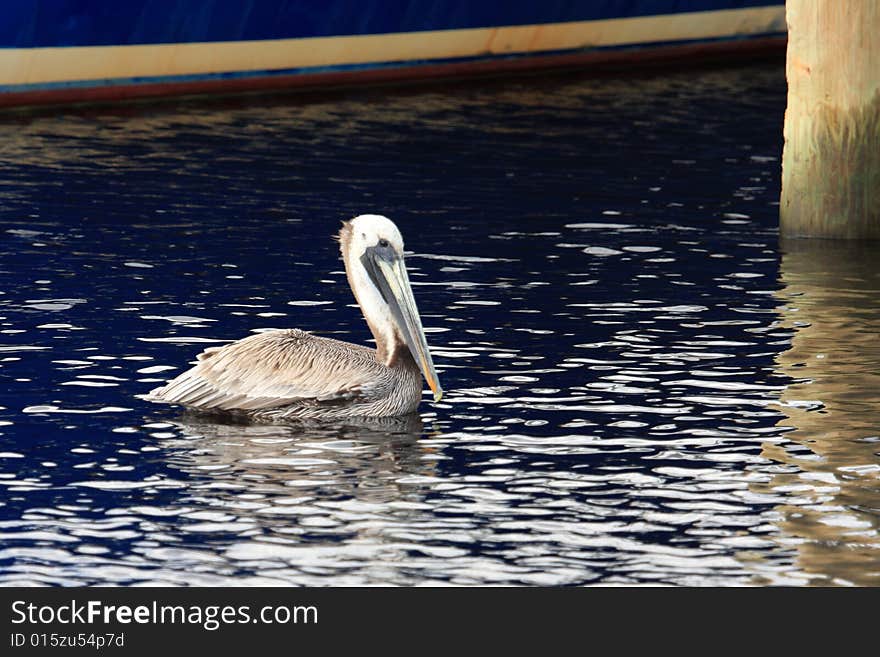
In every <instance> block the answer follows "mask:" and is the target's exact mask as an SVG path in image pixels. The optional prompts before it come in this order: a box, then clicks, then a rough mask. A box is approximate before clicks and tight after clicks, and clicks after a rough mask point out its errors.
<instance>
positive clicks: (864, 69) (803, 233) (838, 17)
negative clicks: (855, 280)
mask: <svg viewBox="0 0 880 657" xmlns="http://www.w3.org/2000/svg"><path fill="white" fill-rule="evenodd" d="M785 14H786V20H787V22H788V60H787V64H786V76H787V77H788V109H787V110H786V112H785V150H784V152H783V156H782V200H781V205H780V228H781V233H782V235H783V236H789V237H828V238H847V239H880V1H878V0H841V1H838V0H787V2H786V3H785Z"/></svg>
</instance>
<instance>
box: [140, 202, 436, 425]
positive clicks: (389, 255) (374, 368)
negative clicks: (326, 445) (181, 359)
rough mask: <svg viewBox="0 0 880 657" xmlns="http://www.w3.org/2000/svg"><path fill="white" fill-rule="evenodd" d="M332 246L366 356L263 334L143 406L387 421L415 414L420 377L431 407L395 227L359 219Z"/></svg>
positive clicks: (215, 355) (291, 334)
mask: <svg viewBox="0 0 880 657" xmlns="http://www.w3.org/2000/svg"><path fill="white" fill-rule="evenodd" d="M339 244H340V251H341V252H342V259H343V261H344V262H345V273H346V276H347V277H348V283H349V285H350V286H351V289H352V291H353V292H354V296H355V298H356V299H357V302H358V305H359V306H360V308H361V311H362V312H363V314H364V318H365V319H366V320H367V324H368V325H369V327H370V331H371V332H372V333H373V337H374V338H375V340H376V348H375V349H370V348H368V347H363V346H360V345H355V344H350V343H348V342H341V341H339V340H333V339H330V338H322V337H319V336H316V335H312V334H311V333H307V332H306V331H301V330H299V329H290V330H276V331H265V332H262V333H256V334H254V335H251V336H248V337H246V338H244V339H242V340H239V341H237V342H233V343H231V344H228V345H224V346H222V347H209V348H208V349H205V351H203V352H202V353H200V354H199V355H198V357H197V358H198V362H197V363H196V365H195V366H194V367H192V368H191V369H189V370H187V371H186V372H183V373H182V374H180V375H179V376H178V377H177V378H175V379H173V380H171V381H169V382H168V383H167V384H166V385H165V386H162V387H159V388H156V389H155V390H153V391H152V392H150V394H149V395H148V399H151V400H153V401H160V402H167V403H171V404H180V405H182V406H185V407H187V408H190V409H194V410H201V411H213V412H218V411H219V412H229V413H234V414H239V415H240V414H245V415H248V416H250V417H252V418H253V419H255V420H264V421H283V420H293V419H297V418H301V419H328V420H333V419H344V418H353V417H395V416H400V415H406V414H408V413H412V412H414V411H415V410H416V409H417V408H418V405H419V402H420V401H421V398H422V377H424V378H425V380H426V381H427V383H428V386H429V387H430V388H431V390H432V391H433V393H434V401H440V399H441V398H442V396H443V390H442V389H441V387H440V383H439V381H438V379H437V373H436V372H435V370H434V363H433V361H432V360H431V354H430V352H429V350H428V345H427V341H426V339H425V332H424V329H423V328H422V322H421V319H420V317H419V312H418V309H417V307H416V302H415V299H414V298H413V294H412V287H411V286H410V282H409V276H408V275H407V272H406V266H405V265H404V262H403V238H402V237H401V235H400V231H399V230H398V229H397V226H395V225H394V223H393V222H392V221H391V220H390V219H388V218H386V217H382V216H379V215H360V216H358V217H355V218H354V219H352V220H350V221H347V222H343V225H342V229H341V230H340V231H339Z"/></svg>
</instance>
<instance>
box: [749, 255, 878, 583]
mask: <svg viewBox="0 0 880 657" xmlns="http://www.w3.org/2000/svg"><path fill="white" fill-rule="evenodd" d="M878 264H880V245H875V246H873V247H871V246H865V245H851V244H837V243H830V242H825V241H818V240H815V241H807V240H803V241H793V242H790V243H789V242H786V243H784V244H783V255H782V263H781V280H782V283H783V285H784V287H783V289H782V290H781V291H780V293H779V294H780V298H781V300H782V302H783V307H782V310H781V312H782V317H783V323H784V325H785V326H786V327H787V328H789V329H791V330H792V331H793V336H792V340H791V347H790V349H788V350H787V351H785V352H784V353H782V354H780V355H779V356H778V358H777V364H778V368H779V370H780V372H781V373H782V374H784V375H786V376H788V377H791V378H792V379H794V380H795V383H793V384H792V385H790V386H789V387H788V388H787V389H786V390H785V391H784V393H783V395H782V399H781V402H782V404H783V406H782V410H783V412H784V414H785V416H786V417H785V418H784V419H783V420H782V421H780V423H779V425H780V427H784V428H787V429H788V430H789V433H787V434H786V436H785V437H786V438H787V439H788V441H790V442H783V443H780V444H772V445H771V444H768V445H767V446H766V447H765V449H764V455H765V456H766V457H767V458H770V459H772V460H774V461H776V462H778V463H780V464H783V467H781V468H780V472H779V473H778V474H776V475H774V477H773V480H772V481H771V482H770V483H769V484H768V486H769V488H770V491H772V492H774V493H776V494H779V493H784V494H785V495H786V497H787V501H786V504H785V505H783V506H780V507H779V508H778V511H779V513H780V520H779V522H778V525H779V527H780V529H781V530H782V532H783V538H782V540H783V542H785V543H787V544H789V545H794V546H795V548H796V550H797V564H796V565H797V569H798V570H799V571H801V573H802V574H803V575H804V576H805V577H806V578H807V581H809V583H812V584H818V585H828V584H854V585H862V586H869V585H880V537H878V529H880V266H878ZM784 466H791V467H784ZM770 491H768V492H770ZM842 546H846V549H841V548H842Z"/></svg>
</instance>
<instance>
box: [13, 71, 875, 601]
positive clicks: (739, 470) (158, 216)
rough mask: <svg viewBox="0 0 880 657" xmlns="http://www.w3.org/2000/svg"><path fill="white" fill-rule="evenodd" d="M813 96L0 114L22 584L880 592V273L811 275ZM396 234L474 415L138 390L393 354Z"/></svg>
mask: <svg viewBox="0 0 880 657" xmlns="http://www.w3.org/2000/svg"><path fill="white" fill-rule="evenodd" d="M784 105H785V84H784V75H783V71H782V68H781V67H780V66H777V65H767V66H759V67H751V68H746V69H741V70H723V71H708V72H707V71H703V72H692V73H688V74H676V75H667V76H663V77H656V78H630V79H622V80H615V79H602V80H582V79H578V78H571V77H569V78H555V79H546V80H540V81H539V80H520V81H508V82H501V83H499V82H493V83H489V82H486V83H481V84H477V85H469V86H462V87H455V88H448V89H428V90H421V91H415V92H407V93H390V92H380V91H372V92H357V93H352V94H349V95H347V96H336V97H332V98H316V97H310V98H305V99H295V98H294V99H286V100H284V99H274V100H268V99H260V98H252V99H249V100H243V101H237V102H234V103H226V104H207V105H204V104H203V105H180V106H168V105H166V106H155V107H150V106H141V107H137V106H135V107H128V108H122V109H117V110H114V111H107V112H83V111H68V112H63V113H60V114H56V115H51V116H25V115H14V114H13V115H6V116H4V117H2V119H0V121H2V122H0V380H2V383H0V432H2V435H0V488H2V493H0V584H3V585H12V584H61V585H74V584H123V585H129V584H144V583H150V584H180V585H187V584H190V585H206V584H224V585H226V584H239V585H248V584H269V583H272V584H276V583H280V584H311V585H352V584H353V585H360V584H441V583H442V584H576V585H581V584H636V583H649V584H661V583H665V584H679V585H719V584H721V585H724V584H736V585H740V584H767V583H781V584H795V585H799V584H847V583H849V584H872V583H877V582H878V576H880V552H878V546H880V540H878V534H877V531H878V525H880V493H878V488H880V485H878V484H880V455H878V451H880V445H878V442H880V439H878V429H877V426H878V418H880V401H878V399H877V396H876V390H877V389H878V386H880V381H877V372H878V371H880V353H878V340H877V339H876V337H877V333H878V331H880V283H878V276H877V267H876V265H875V264H874V263H875V262H877V253H876V252H871V251H858V252H852V251H850V250H847V251H846V252H845V253H842V254H841V253H836V252H834V250H833V249H827V248H819V249H818V250H817V249H810V248H809V246H804V245H800V246H799V247H798V248H793V247H792V248H788V247H785V248H780V246H779V242H778V235H777V213H778V208H777V202H778V197H779V169H780V155H781V147H782V143H781V125H782V116H783V111H784ZM367 212H370V213H381V214H386V215H388V216H389V217H391V218H392V219H394V220H395V221H396V222H397V224H398V226H400V228H401V230H402V232H403V234H404V238H405V239H406V242H407V249H408V251H410V252H411V253H410V254H409V255H408V256H407V263H408V266H409V269H410V275H411V278H412V281H413V286H414V290H415V293H416V296H417V299H418V304H419V307H420V309H421V311H422V315H423V322H424V324H425V327H426V331H427V334H428V340H429V342H430V344H431V346H432V350H433V354H434V361H435V363H436V364H437V368H438V370H439V372H440V376H441V380H442V382H443V385H444V388H445V389H446V390H447V391H448V394H447V397H446V398H445V399H444V400H443V402H442V403H440V404H430V403H428V401H427V395H426V401H425V403H424V404H423V406H422V407H421V418H411V419H409V420H407V421H405V422H385V423H357V424H351V425H347V426H340V425H323V426H321V425H318V426H266V425H262V426H248V425H241V424H238V425H236V424H224V423H220V422H218V421H216V419H210V420H209V419H206V418H202V417H199V416H192V415H184V414H181V412H180V411H179V409H175V408H172V407H165V406H160V405H155V404H151V403H148V402H145V401H142V400H141V399H140V398H139V397H138V396H139V395H142V394H144V393H146V392H147V391H148V390H150V389H151V388H153V387H155V386H156V385H157V384H158V383H160V382H162V381H164V380H165V378H166V377H172V376H174V375H175V374H176V373H177V372H179V371H181V369H182V368H185V367H187V366H188V362H189V361H191V360H192V359H193V358H194V356H195V354H196V353H197V352H198V351H200V350H201V349H203V348H204V347H206V346H209V345H212V344H220V343H222V341H224V340H233V339H238V338H240V337H244V336H246V335H248V334H249V333H250V332H251V331H254V330H258V329H264V328H283V327H299V328H304V329H309V330H312V331H314V332H316V333H319V334H321V335H328V336H333V337H337V338H341V339H346V340H351V341H354V342H367V340H368V339H369V337H370V336H369V333H368V331H367V328H366V325H365V323H364V321H363V319H362V318H361V316H360V313H359V311H358V309H357V308H356V306H354V302H353V297H352V295H351V292H350V291H349V289H348V286H347V284H346V280H345V276H344V274H343V272H342V265H341V261H340V258H339V255H338V250H337V245H336V243H335V242H333V241H332V240H331V236H332V235H333V234H334V233H335V232H336V230H337V228H338V225H339V222H340V221H341V220H343V219H347V218H349V217H351V216H353V215H356V214H360V213H367ZM872 377H873V378H872ZM844 382H845V385H844ZM841 386H843V388H841Z"/></svg>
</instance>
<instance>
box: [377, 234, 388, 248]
mask: <svg viewBox="0 0 880 657" xmlns="http://www.w3.org/2000/svg"><path fill="white" fill-rule="evenodd" d="M379 246H381V247H382V248H383V249H384V248H387V247H388V240H386V239H385V238H384V237H383V238H382V239H381V240H379Z"/></svg>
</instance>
